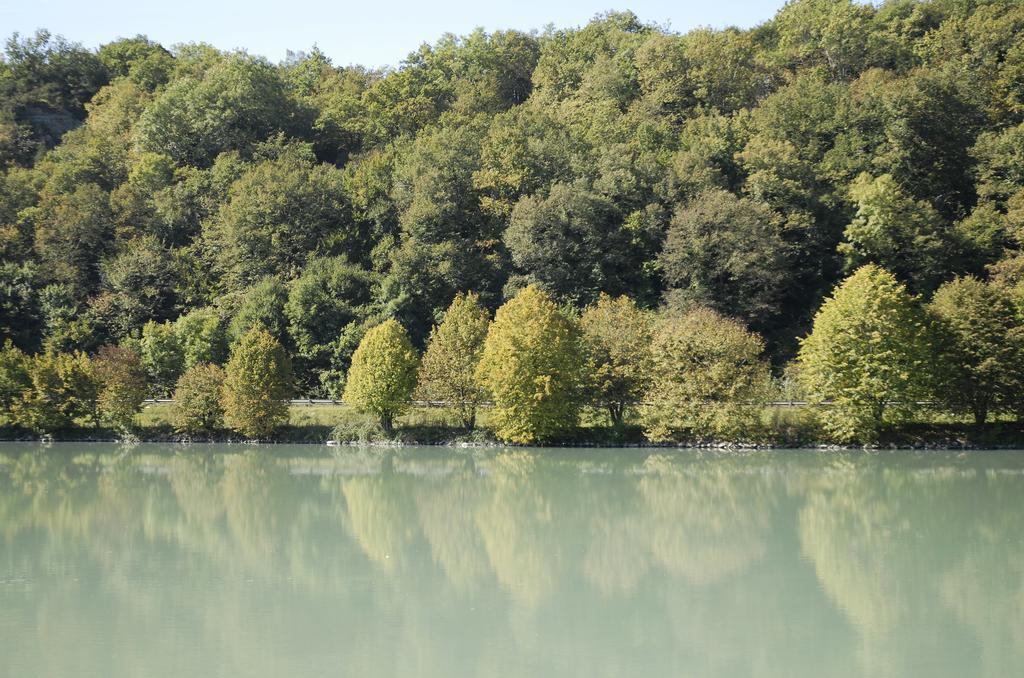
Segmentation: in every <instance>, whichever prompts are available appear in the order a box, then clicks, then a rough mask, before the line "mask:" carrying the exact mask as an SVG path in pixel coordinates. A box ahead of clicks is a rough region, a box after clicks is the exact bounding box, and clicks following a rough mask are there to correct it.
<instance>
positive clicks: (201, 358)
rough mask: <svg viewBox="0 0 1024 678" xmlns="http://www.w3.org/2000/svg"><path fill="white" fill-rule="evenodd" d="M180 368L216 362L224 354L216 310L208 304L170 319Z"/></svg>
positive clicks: (222, 331) (222, 332)
mask: <svg viewBox="0 0 1024 678" xmlns="http://www.w3.org/2000/svg"><path fill="white" fill-rule="evenodd" d="M174 334H175V336H176V337H177V338H178V343H179V344H180V345H181V353H182V359H183V365H184V369H189V368H191V367H194V366H195V365H201V364H203V363H215V364H220V363H222V362H224V359H225V358H226V357H227V349H228V346H227V344H228V340H227V333H226V331H225V328H224V322H223V320H221V317H220V313H219V312H218V311H217V309H215V308H211V307H209V306H206V307H203V308H196V309H193V310H191V311H189V312H188V313H185V314H184V315H181V316H179V317H178V319H177V320H175V321H174Z"/></svg>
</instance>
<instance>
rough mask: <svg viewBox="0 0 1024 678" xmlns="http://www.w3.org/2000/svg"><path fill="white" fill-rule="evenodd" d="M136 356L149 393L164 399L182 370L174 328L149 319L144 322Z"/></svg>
mask: <svg viewBox="0 0 1024 678" xmlns="http://www.w3.org/2000/svg"><path fill="white" fill-rule="evenodd" d="M139 353H140V358H141V361H142V367H143V369H144V370H145V371H146V380H147V381H148V382H149V384H150V388H151V390H152V392H153V393H154V394H156V395H158V396H167V395H168V394H169V393H170V392H171V389H172V388H174V382H175V381H177V379H178V377H179V376H180V375H181V371H182V369H184V366H183V356H182V350H181V342H180V341H179V340H178V334H177V333H176V332H175V329H174V325H172V324H171V323H169V322H164V323H157V322H154V321H152V320H150V321H149V322H148V323H146V324H145V325H144V326H143V328H142V339H141V340H140V342H139Z"/></svg>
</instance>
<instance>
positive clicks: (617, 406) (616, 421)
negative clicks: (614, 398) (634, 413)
mask: <svg viewBox="0 0 1024 678" xmlns="http://www.w3.org/2000/svg"><path fill="white" fill-rule="evenodd" d="M607 407H608V417H609V418H610V419H611V420H612V426H615V427H618V426H621V425H622V416H623V414H625V410H626V407H625V406H624V405H623V404H622V403H608V405H607Z"/></svg>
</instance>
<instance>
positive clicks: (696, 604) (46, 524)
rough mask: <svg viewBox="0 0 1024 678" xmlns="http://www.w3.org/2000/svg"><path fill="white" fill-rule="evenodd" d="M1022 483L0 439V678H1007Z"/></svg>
mask: <svg viewBox="0 0 1024 678" xmlns="http://www.w3.org/2000/svg"><path fill="white" fill-rule="evenodd" d="M183 450H185V451H183ZM1022 473H1024V453H1015V452H987V453H970V454H966V455H964V454H956V453H935V452H931V453H920V454H918V453H908V452H900V453H876V454H868V453H821V452H814V451H805V452H757V453H749V454H712V453H700V452H686V451H683V452H663V451H657V452H650V451H637V450H604V451H602V450H513V451H502V450H486V451H483V450H472V451H448V450H442V449H427V448H419V449H417V448H409V449H402V450H355V449H353V450H344V451H340V452H338V451H334V452H333V454H332V451H331V450H329V449H327V448H315V447H281V446H277V447H262V448H261V447H238V446H234V447H216V446H199V447H192V448H174V447H170V446H166V447H164V446H156V445H140V446H137V447H134V448H131V449H130V450H125V449H120V448H117V447H116V446H104V445H77V446H76V445H53V446H51V447H46V448H44V447H41V446H38V445H29V444H25V445H13V444H11V445H2V446H0V676H5V677H6V676H11V677H15V676H16V677H18V678H25V677H29V676H75V677H76V678H82V677H88V676H97V677H100V676H102V677H104V678H119V677H121V676H133V677H134V676H152V677H160V676H174V677H184V676H245V677H249V676H275V677H278V676H361V677H373V676H402V677H406V676H431V677H433V676H438V677H441V676H443V677H446V678H449V677H455V676H528V677H531V678H532V677H534V676H587V677H588V678H589V677H594V676H705V677H707V676H730V677H733V676H756V677H764V678H774V677H780V678H782V677H786V678H790V677H793V676H813V677H815V678H818V677H824V676H872V677H878V676H893V677H897V676H898V677H900V678H906V677H913V676H922V677H928V678H937V677H943V676H950V677H953V676H955V677H957V678H963V677H965V676H1020V675H1024V520H1022V518H1024V475H1022Z"/></svg>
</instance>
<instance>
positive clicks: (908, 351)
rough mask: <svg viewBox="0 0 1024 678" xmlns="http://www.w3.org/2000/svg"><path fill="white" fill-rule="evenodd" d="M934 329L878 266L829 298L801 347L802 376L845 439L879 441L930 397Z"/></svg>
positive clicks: (855, 276) (836, 431) (865, 270)
mask: <svg viewBox="0 0 1024 678" xmlns="http://www.w3.org/2000/svg"><path fill="white" fill-rule="evenodd" d="M932 332H933V328H932V327H930V324H929V322H928V319H927V318H926V316H925V314H924V313H923V311H922V310H921V308H920V307H919V306H918V305H917V301H916V300H915V299H914V298H913V297H912V296H910V295H909V294H908V293H907V291H906V288H905V287H904V285H903V284H902V283H900V282H898V281H897V280H896V278H895V276H893V275H892V274H891V273H889V272H888V271H886V270H885V269H882V268H879V267H878V266H874V265H870V264H869V265H867V266H863V267H861V268H859V269H857V271H856V272H854V273H853V275H851V276H850V277H849V278H847V279H846V280H844V281H843V282H842V284H840V285H839V286H838V287H837V288H836V290H835V292H834V293H833V294H832V296H831V297H829V298H828V299H826V300H825V303H824V304H822V306H821V309H820V310H819V311H818V313H817V315H816V316H815V317H814V327H813V330H812V331H811V333H810V335H808V336H807V337H806V338H805V339H803V340H802V342H801V345H800V370H799V375H800V378H801V380H802V381H803V383H804V386H805V388H806V389H807V391H808V393H809V395H810V399H811V401H812V402H814V403H828V404H829V406H828V407H827V408H826V409H825V410H824V411H823V416H824V418H825V421H824V423H825V427H826V429H827V430H828V431H829V432H830V433H831V434H832V435H833V436H834V437H835V438H836V439H838V440H840V441H862V442H871V441H872V440H875V439H876V438H877V437H878V435H879V434H880V432H881V430H882V428H883V426H885V425H887V424H890V423H896V422H899V421H905V420H906V419H907V418H908V417H909V416H910V415H911V414H912V413H913V412H914V410H915V403H916V401H918V400H919V399H921V398H924V397H927V395H928V393H929V392H930V382H931V381H932V374H933V371H934V363H935V359H936V355H935V350H934V348H935V347H934V341H933V339H932V336H933V335H932Z"/></svg>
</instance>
